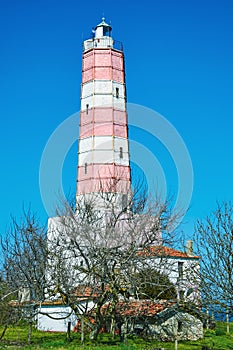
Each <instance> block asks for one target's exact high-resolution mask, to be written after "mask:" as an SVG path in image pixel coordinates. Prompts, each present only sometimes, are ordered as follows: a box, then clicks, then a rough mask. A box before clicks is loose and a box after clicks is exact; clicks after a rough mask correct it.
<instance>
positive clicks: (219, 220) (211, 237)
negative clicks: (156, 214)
mask: <svg viewBox="0 0 233 350" xmlns="http://www.w3.org/2000/svg"><path fill="white" fill-rule="evenodd" d="M195 242H196V246H197V252H198V254H199V255H200V257H201V290H202V300H203V303H204V305H205V306H206V307H208V308H211V309H212V311H218V309H220V310H221V311H223V310H224V309H225V310H229V311H230V312H231V313H233V206H232V204H231V203H230V202H223V203H222V204H218V205H217V209H216V210H215V211H214V212H213V213H212V214H211V215H210V216H208V217H206V219H205V220H203V221H201V220H198V221H197V224H196V228H195Z"/></svg>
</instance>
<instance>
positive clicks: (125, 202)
mask: <svg viewBox="0 0 233 350" xmlns="http://www.w3.org/2000/svg"><path fill="white" fill-rule="evenodd" d="M127 204H128V199H127V194H123V195H122V210H126V209H127Z"/></svg>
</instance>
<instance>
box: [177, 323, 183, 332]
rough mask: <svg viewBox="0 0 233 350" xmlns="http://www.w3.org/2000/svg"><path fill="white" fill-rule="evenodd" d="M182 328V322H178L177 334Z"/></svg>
mask: <svg viewBox="0 0 233 350" xmlns="http://www.w3.org/2000/svg"><path fill="white" fill-rule="evenodd" d="M182 326H183V324H182V322H181V321H178V325H177V332H178V333H180V332H182Z"/></svg>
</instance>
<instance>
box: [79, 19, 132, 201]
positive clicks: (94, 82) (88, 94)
mask: <svg viewBox="0 0 233 350" xmlns="http://www.w3.org/2000/svg"><path fill="white" fill-rule="evenodd" d="M83 46H84V51H83V68H82V91H81V113H80V138H79V152H78V186H77V200H78V201H79V199H80V197H82V195H84V194H85V195H86V194H89V193H93V194H98V193H100V192H101V193H103V192H104V193H109V192H113V193H119V194H120V195H121V194H122V195H124V194H128V193H129V191H130V184H131V178H130V165H129V147H128V122H127V113H126V89H125V68H124V54H123V50H122V45H121V44H120V43H119V42H114V40H113V39H112V37H111V27H110V26H109V25H108V24H107V23H106V22H105V20H104V18H103V20H102V22H101V23H100V24H99V25H97V27H96V29H95V35H94V36H93V38H91V39H88V40H86V41H84V43H83Z"/></svg>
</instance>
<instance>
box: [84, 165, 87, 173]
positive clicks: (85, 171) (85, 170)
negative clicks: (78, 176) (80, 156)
mask: <svg viewBox="0 0 233 350" xmlns="http://www.w3.org/2000/svg"><path fill="white" fill-rule="evenodd" d="M84 173H85V174H87V163H85V166H84Z"/></svg>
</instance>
